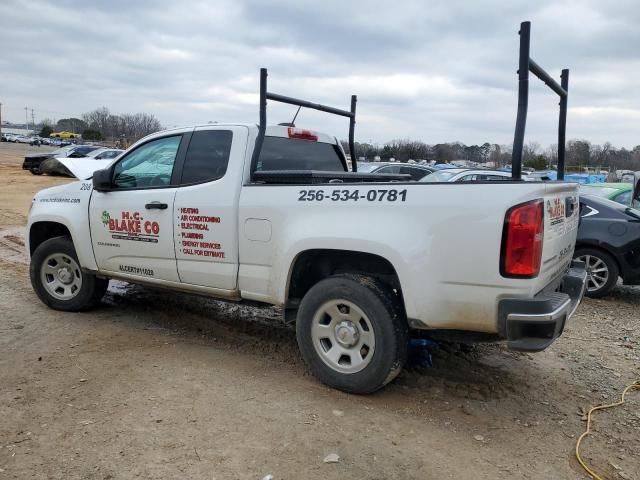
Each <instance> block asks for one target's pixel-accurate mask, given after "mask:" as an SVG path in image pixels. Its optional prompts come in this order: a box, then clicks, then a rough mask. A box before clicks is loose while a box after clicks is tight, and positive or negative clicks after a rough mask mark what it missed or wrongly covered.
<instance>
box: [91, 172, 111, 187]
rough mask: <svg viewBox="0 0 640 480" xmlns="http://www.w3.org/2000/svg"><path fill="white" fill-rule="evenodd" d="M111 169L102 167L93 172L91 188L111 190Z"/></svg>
mask: <svg viewBox="0 0 640 480" xmlns="http://www.w3.org/2000/svg"><path fill="white" fill-rule="evenodd" d="M111 187H112V183H111V169H110V168H104V169H102V170H96V171H95V172H93V189H94V190H97V191H98V192H108V191H109V190H111Z"/></svg>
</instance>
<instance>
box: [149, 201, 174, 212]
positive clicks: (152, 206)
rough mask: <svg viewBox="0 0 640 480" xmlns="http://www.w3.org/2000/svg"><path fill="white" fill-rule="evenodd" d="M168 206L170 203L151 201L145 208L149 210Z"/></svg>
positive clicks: (163, 208) (164, 208) (162, 208)
mask: <svg viewBox="0 0 640 480" xmlns="http://www.w3.org/2000/svg"><path fill="white" fill-rule="evenodd" d="M167 207H169V205H167V204H166V203H160V202H151V203H147V204H146V205H145V206H144V208H146V209H147V210H154V209H155V210H166V209H167Z"/></svg>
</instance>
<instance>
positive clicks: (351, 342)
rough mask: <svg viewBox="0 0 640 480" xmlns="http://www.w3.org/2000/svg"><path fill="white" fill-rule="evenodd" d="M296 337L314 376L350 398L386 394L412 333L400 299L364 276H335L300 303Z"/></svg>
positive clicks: (375, 281)
mask: <svg viewBox="0 0 640 480" xmlns="http://www.w3.org/2000/svg"><path fill="white" fill-rule="evenodd" d="M296 333H297V338H298V346H299V348H300V351H301V353H302V356H303V358H304V360H305V362H306V363H307V365H308V366H309V368H310V370H311V371H312V373H313V374H314V375H315V376H316V377H317V378H318V379H319V380H320V381H321V382H323V383H325V384H327V385H329V386H331V387H334V388H337V389H339V390H343V391H346V392H350V393H360V394H363V393H371V392H374V391H376V390H378V389H380V388H382V387H383V386H384V385H386V384H387V383H389V382H390V381H391V380H393V379H394V378H395V377H396V376H397V375H398V373H400V371H401V370H402V367H403V366H404V363H405V361H406V357H407V341H408V327H407V322H406V320H405V317H404V314H403V313H402V308H401V307H400V305H399V302H398V300H397V298H396V297H395V295H394V294H393V292H392V291H390V290H389V289H388V288H386V287H385V286H384V285H383V284H382V283H380V282H378V281H377V280H375V279H374V278H371V277H367V276H363V275H338V276H333V277H330V278H327V279H325V280H322V281H321V282H318V283H317V284H316V285H314V286H313V287H312V288H311V289H310V290H309V291H308V292H307V294H306V295H305V296H304V298H303V299H302V302H301V303H300V308H299V310H298V317H297V323H296Z"/></svg>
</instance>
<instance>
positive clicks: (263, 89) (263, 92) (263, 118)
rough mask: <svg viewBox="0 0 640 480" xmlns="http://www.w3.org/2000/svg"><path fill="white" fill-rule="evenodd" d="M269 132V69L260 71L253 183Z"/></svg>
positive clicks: (252, 166)
mask: <svg viewBox="0 0 640 480" xmlns="http://www.w3.org/2000/svg"><path fill="white" fill-rule="evenodd" d="M266 130H267V69H266V68H261V69H260V123H259V125H258V136H257V137H256V143H255V146H254V147H253V154H252V155H251V177H252V178H251V180H252V181H253V172H255V171H256V166H257V165H258V159H259V157H260V152H261V151H262V144H263V143H264V135H265V132H266Z"/></svg>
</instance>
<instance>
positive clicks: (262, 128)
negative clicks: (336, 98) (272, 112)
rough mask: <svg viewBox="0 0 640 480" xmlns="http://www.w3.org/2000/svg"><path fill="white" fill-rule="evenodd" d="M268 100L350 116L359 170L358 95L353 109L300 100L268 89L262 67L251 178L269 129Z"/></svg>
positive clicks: (353, 154)
mask: <svg viewBox="0 0 640 480" xmlns="http://www.w3.org/2000/svg"><path fill="white" fill-rule="evenodd" d="M267 100H273V101H275V102H280V103H288V104H290V105H298V106H299V107H304V108H311V109H313V110H319V111H321V112H325V113H331V114H333V115H339V116H341V117H347V118H349V152H350V155H351V170H352V171H354V172H357V171H358V164H357V161H356V149H355V142H354V132H355V127H356V102H357V97H356V96H355V95H351V110H350V111H347V110H340V109H339V108H334V107H328V106H326V105H321V104H319V103H313V102H309V101H307V100H300V99H298V98H293V97H286V96H284V95H279V94H277V93H272V92H269V91H267V69H266V68H261V69H260V123H259V125H258V137H257V138H256V144H255V148H254V149H253V155H252V156H251V178H252V180H253V177H254V175H253V174H254V172H255V171H256V167H257V165H258V159H259V158H260V152H261V150H262V144H263V143H264V136H265V132H266V129H267Z"/></svg>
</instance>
